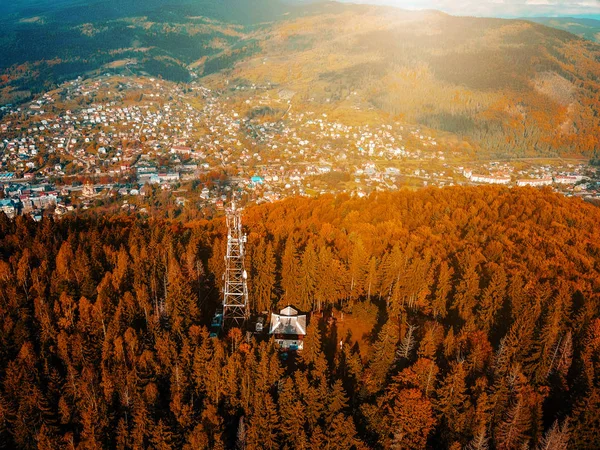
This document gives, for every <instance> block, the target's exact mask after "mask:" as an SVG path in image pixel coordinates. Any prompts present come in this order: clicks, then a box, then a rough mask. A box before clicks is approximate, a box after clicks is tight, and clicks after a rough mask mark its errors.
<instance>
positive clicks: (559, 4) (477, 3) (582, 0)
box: [343, 0, 600, 19]
mask: <svg viewBox="0 0 600 450" xmlns="http://www.w3.org/2000/svg"><path fill="white" fill-rule="evenodd" d="M343 1H346V2H351V3H375V4H386V5H393V6H398V7H400V8H405V9H437V10H440V11H444V12H447V13H449V14H453V15H462V16H486V17H589V18H593V19H600V0H343Z"/></svg>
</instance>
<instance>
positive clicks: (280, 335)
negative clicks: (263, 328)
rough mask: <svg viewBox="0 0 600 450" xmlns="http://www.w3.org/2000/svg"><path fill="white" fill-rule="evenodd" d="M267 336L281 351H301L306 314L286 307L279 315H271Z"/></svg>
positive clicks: (304, 333) (304, 334)
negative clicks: (273, 339)
mask: <svg viewBox="0 0 600 450" xmlns="http://www.w3.org/2000/svg"><path fill="white" fill-rule="evenodd" d="M269 334H270V335H272V336H274V338H275V342H276V343H277V345H279V347H281V349H282V350H302V349H303V348H304V336H306V314H300V313H299V312H298V310H297V309H295V308H294V307H292V306H287V307H285V308H283V309H282V310H281V311H279V314H275V313H271V325H270V328H269Z"/></svg>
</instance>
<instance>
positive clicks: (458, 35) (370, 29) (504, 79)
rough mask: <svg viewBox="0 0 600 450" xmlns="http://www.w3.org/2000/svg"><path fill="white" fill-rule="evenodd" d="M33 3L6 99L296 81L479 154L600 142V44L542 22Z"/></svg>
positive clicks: (197, 4) (10, 65) (265, 4)
mask: <svg viewBox="0 0 600 450" xmlns="http://www.w3.org/2000/svg"><path fill="white" fill-rule="evenodd" d="M21 5H24V3H23V2H21ZM27 5H28V6H27V7H23V8H21V9H18V8H17V9H15V11H14V12H12V13H11V14H9V15H8V16H7V15H5V16H3V19H0V20H2V21H4V23H5V26H4V32H3V34H2V35H1V36H0V53H1V54H2V58H1V59H0V103H2V102H4V103H6V102H11V101H18V100H19V99H26V98H30V97H31V96H32V95H34V94H35V93H37V92H42V91H44V90H47V89H50V88H51V87H53V86H54V85H55V84H56V83H58V82H60V81H62V80H68V79H72V78H75V77H76V76H78V75H82V74H88V75H90V74H94V73H104V72H111V73H114V72H117V73H123V74H132V73H135V74H148V75H151V76H160V77H163V78H165V79H169V80H172V81H177V82H187V81H189V80H191V79H193V78H196V77H204V79H205V82H206V83H208V84H211V85H213V86H215V87H223V86H224V82H225V80H226V79H239V80H242V81H243V80H246V81H250V82H260V83H270V84H271V85H273V86H277V87H278V88H280V89H281V88H286V89H287V90H288V91H289V92H293V93H295V96H294V99H293V102H294V105H295V107H296V108H302V107H304V106H306V105H308V104H310V105H311V108H312V107H314V106H315V105H323V106H324V107H325V106H326V107H327V108H328V109H334V110H335V109H337V110H338V111H340V114H342V113H347V112H348V111H350V112H351V113H352V114H353V115H355V116H356V117H357V119H358V120H360V115H361V112H364V111H366V110H375V111H378V112H380V113H383V114H387V115H390V116H392V117H398V119H399V120H403V121H409V122H411V123H416V124H421V125H423V126H426V127H429V128H430V129H435V130H439V131H440V132H443V133H450V134H453V135H455V136H456V137H457V138H459V139H460V140H466V141H468V143H469V144H470V145H471V147H472V149H474V150H475V151H476V153H477V154H480V155H486V156H496V155H498V156H531V155H544V156H556V155H584V156H590V157H592V156H594V155H596V156H597V150H598V148H600V132H599V131H600V126H599V120H598V117H600V94H599V93H600V77H599V76H598V74H599V73H600V46H598V45H597V44H594V43H592V42H590V41H587V40H584V39H582V38H580V37H578V36H576V35H575V34H572V33H569V32H566V31H563V30H559V29H556V28H551V27H547V26H544V25H541V24H537V23H534V22H532V21H524V20H502V19H482V18H472V17H453V16H449V15H447V14H443V13H440V12H436V11H422V12H410V11H403V10H400V9H397V8H392V7H382V6H368V5H351V4H340V3H335V2H299V1H294V0H290V1H280V0H257V1H253V2H247V1H246V0H223V1H221V2H214V1H209V0H177V1H175V0H173V3H164V2H163V1H159V0H149V1H141V0H107V1H104V2H97V3H91V4H90V3H89V2H81V1H78V0H63V1H62V2H58V3H54V4H52V5H50V3H49V2H47V1H43V0H40V1H38V2H36V3H27ZM13 9H14V8H13ZM592 22H595V21H592ZM581 23H587V22H581ZM590 23H591V22H590Z"/></svg>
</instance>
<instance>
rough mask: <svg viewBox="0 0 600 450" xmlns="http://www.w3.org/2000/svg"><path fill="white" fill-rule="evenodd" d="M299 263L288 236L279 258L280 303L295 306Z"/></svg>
mask: <svg viewBox="0 0 600 450" xmlns="http://www.w3.org/2000/svg"><path fill="white" fill-rule="evenodd" d="M299 279H300V263H299V261H298V254H297V250H296V244H295V243H294V240H293V238H292V237H291V236H290V237H289V238H288V239H287V241H286V243H285V250H284V252H283V256H282V258H281V289H282V290H283V298H282V301H283V302H284V303H286V304H288V305H293V304H297V303H298V302H299V300H300V297H299V288H300V286H299Z"/></svg>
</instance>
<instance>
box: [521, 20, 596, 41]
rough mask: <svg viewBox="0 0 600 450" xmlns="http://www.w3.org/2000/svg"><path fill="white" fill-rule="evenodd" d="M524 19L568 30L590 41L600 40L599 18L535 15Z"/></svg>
mask: <svg viewBox="0 0 600 450" xmlns="http://www.w3.org/2000/svg"><path fill="white" fill-rule="evenodd" d="M526 20H530V21H532V22H536V23H540V24H542V25H546V26H548V27H553V28H558V29H559V30H564V31H568V32H569V33H573V34H576V35H577V36H580V37H582V38H585V39H589V40H590V41H594V42H600V20H595V19H578V18H572V17H556V18H554V17H536V18H530V19H526Z"/></svg>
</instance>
